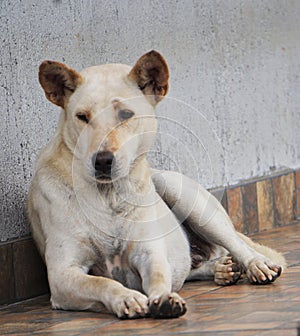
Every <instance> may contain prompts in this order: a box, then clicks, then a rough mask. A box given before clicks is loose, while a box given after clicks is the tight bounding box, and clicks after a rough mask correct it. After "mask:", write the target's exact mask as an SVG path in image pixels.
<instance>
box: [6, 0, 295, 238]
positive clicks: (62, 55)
mask: <svg viewBox="0 0 300 336" xmlns="http://www.w3.org/2000/svg"><path fill="white" fill-rule="evenodd" d="M299 17H300V1H296V0H295V1H292V0H286V1H281V0H277V1H276V0H270V1H263V0H248V1H238V0H235V1H233V0H223V1H210V0H207V1H204V0H202V1H192V0H191V1H188V0H187V1H176V2H175V1H172V0H166V1H158V0H154V1H125V0H119V1H116V0H115V1H104V0H99V1H96V0H75V1H67V0H55V1H54V0H52V1H51V0H39V1H35V0H14V1H9V0H2V1H1V2H0V32H1V33H0V34H1V35H0V36H1V48H0V75H1V76H0V103H1V105H0V106H1V120H2V127H1V128H0V136H1V143H2V147H1V152H0V162H1V172H0V186H1V195H0V201H1V224H0V225H1V228H0V241H1V240H2V241H5V240H7V239H11V238H15V237H20V236H23V235H26V234H28V233H29V229H28V225H27V224H26V222H25V221H24V214H23V209H24V198H25V195H26V192H27V190H28V185H29V182H30V179H31V177H32V172H33V169H34V161H35V159H36V156H37V153H38V152H39V150H40V149H41V148H42V147H43V146H44V145H45V144H46V142H47V141H48V139H49V138H50V137H51V135H52V134H53V131H54V129H55V125H56V123H57V119H58V115H59V113H58V109H57V108H56V107H55V106H52V105H51V104H50V103H49V102H48V101H46V100H45V98H44V95H43V92H42V91H41V89H40V87H39V85H38V81H37V69H38V65H39V63H40V62H41V61H42V60H44V59H52V60H58V61H63V62H65V63H67V64H68V65H70V66H72V67H74V68H76V69H78V70H79V69H81V68H83V67H87V66H90V65H94V64H99V63H107V62H122V63H129V64H133V63H134V62H135V60H136V59H137V58H138V57H139V56H140V55H142V54H143V53H144V52H146V51H148V50H150V49H153V48H154V49H157V50H159V51H160V52H161V53H162V54H163V55H164V56H165V57H166V59H167V61H168V63H169V66H170V70H171V90H170V94H169V97H170V98H169V99H167V100H165V101H164V102H163V103H162V104H161V106H160V108H159V111H158V114H159V116H161V118H160V119H161V120H160V125H161V127H160V132H161V133H160V134H159V136H158V139H157V142H156V144H155V146H154V149H153V152H152V153H151V154H150V156H151V159H152V161H154V164H156V165H158V166H164V167H166V168H169V167H170V168H175V169H177V170H181V171H183V172H184V173H186V174H188V175H190V176H192V177H194V178H196V179H198V180H199V181H200V182H201V183H202V184H204V185H205V186H206V187H213V186H219V185H225V184H228V183H229V184H233V183H236V182H237V181H239V180H241V179H246V178H250V177H252V176H259V175H264V174H266V173H268V172H269V171H270V170H271V169H279V168H280V167H282V166H288V167H291V168H295V167H299V166H300V152H299V144H300V132H299V129H300V117H299V112H300V111H299V110H300V94H299V92H300V74H299V70H300V43H299V31H300V30H299Z"/></svg>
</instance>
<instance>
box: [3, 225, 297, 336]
mask: <svg viewBox="0 0 300 336" xmlns="http://www.w3.org/2000/svg"><path fill="white" fill-rule="evenodd" d="M254 239H255V240H256V241H259V242H261V243H264V244H267V245H269V246H271V247H275V248H277V249H278V250H279V251H281V252H283V253H284V254H285V256H286V258H287V261H288V264H289V267H288V269H287V271H286V272H285V274H283V275H282V277H281V278H280V279H278V280H277V281H276V282H275V283H273V284H271V285H267V286H253V285H249V284H247V283H246V282H240V283H239V284H238V285H234V286H231V287H218V286H216V285H214V284H213V283H212V282H193V283H187V284H185V286H184V288H183V289H182V291H181V295H182V296H183V297H184V298H185V299H186V301H187V304H188V312H187V313H186V314H185V315H184V316H183V317H181V318H179V319H170V320H154V319H150V318H149V319H140V320H125V321H120V320H118V319H117V318H115V317H113V316H111V315H108V314H97V313H90V312H63V311H53V310H51V308H50V305H49V298H48V297H45V296H44V297H39V298H36V299H33V300H28V301H25V302H22V303H18V304H14V305H11V306H8V307H3V308H2V309H1V310H0V335H29V334H33V335H68V336H69V335H72V336H73V335H128V336H130V335H170V334H173V335H174V334H177V335H178V334H187V335H230V336H231V335H272V336H276V335H278V336H279V335H280V336H281V335H283V336H286V335H297V325H298V324H299V327H300V280H299V279H300V223H299V224H295V225H292V226H286V227H281V228H277V229H273V230H272V231H268V232H266V233H260V234H257V235H256V236H254Z"/></svg>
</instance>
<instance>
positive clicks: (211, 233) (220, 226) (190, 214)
mask: <svg viewBox="0 0 300 336" xmlns="http://www.w3.org/2000/svg"><path fill="white" fill-rule="evenodd" d="M152 179H153V182H154V184H155V187H156V189H157V191H158V193H159V194H160V196H161V197H162V198H163V199H164V201H165V202H166V203H167V204H168V206H169V208H170V209H171V210H172V211H173V212H174V213H175V215H176V216H177V218H178V219H179V220H180V221H181V222H182V223H183V225H188V226H189V229H190V230H192V231H193V232H194V233H195V234H196V235H199V236H202V237H205V238H206V240H207V241H210V242H211V243H214V244H217V245H220V246H223V247H224V248H226V249H227V250H228V251H229V253H230V254H231V255H232V256H233V257H234V259H236V260H237V261H238V263H239V264H241V265H242V266H243V268H244V270H245V271H246V272H247V277H248V279H249V281H250V282H252V283H259V284H265V283H269V282H272V281H274V280H275V279H276V278H277V277H278V276H279V275H280V274H281V270H282V267H281V266H282V265H278V264H277V260H278V258H277V257H278V253H277V252H276V251H274V250H272V254H271V255H269V257H266V256H265V255H264V254H261V253H259V252H257V251H256V249H255V247H254V246H251V245H249V244H248V243H247V241H245V240H243V239H241V237H240V236H239V235H238V234H237V232H236V231H235V229H234V227H233V225H232V223H231V221H230V219H229V217H228V215H227V214H226V212H225V210H224V209H223V208H222V206H221V204H220V203H219V202H218V201H217V200H216V199H215V197H213V196H212V195H211V194H210V193H209V192H208V191H206V190H205V189H204V188H202V187H201V186H200V185H199V184H198V183H196V182H195V181H193V180H191V179H189V178H188V177H186V176H184V175H182V174H179V173H175V172H167V171H163V172H159V171H155V172H154V174H153V177H152ZM281 260H282V259H281Z"/></svg>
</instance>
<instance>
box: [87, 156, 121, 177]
mask: <svg viewBox="0 0 300 336" xmlns="http://www.w3.org/2000/svg"><path fill="white" fill-rule="evenodd" d="M114 158H115V156H114V154H113V153H112V152H109V151H103V152H98V153H96V154H94V155H93V158H92V162H93V166H94V168H95V171H96V174H95V175H96V177H111V169H112V164H113V160H114Z"/></svg>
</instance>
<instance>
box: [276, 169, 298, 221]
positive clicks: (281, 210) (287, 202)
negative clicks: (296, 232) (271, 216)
mask: <svg viewBox="0 0 300 336" xmlns="http://www.w3.org/2000/svg"><path fill="white" fill-rule="evenodd" d="M272 183H273V190H274V206H275V220H276V224H277V225H279V226H280V225H286V224H288V223H291V222H292V221H293V220H295V215H296V211H295V210H296V209H295V204H296V190H295V180H294V173H290V174H287V175H282V176H279V177H275V178H274V179H273V180H272Z"/></svg>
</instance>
